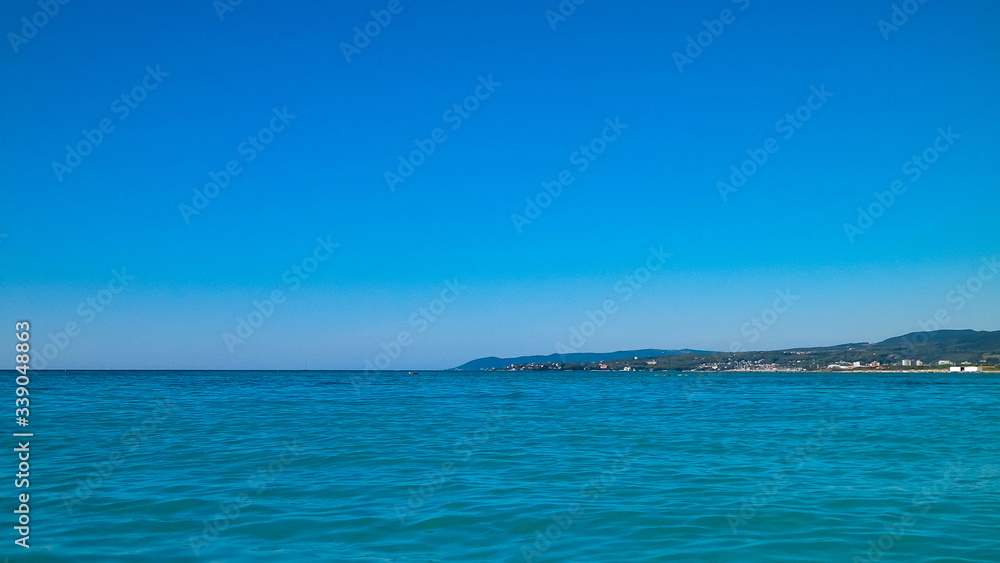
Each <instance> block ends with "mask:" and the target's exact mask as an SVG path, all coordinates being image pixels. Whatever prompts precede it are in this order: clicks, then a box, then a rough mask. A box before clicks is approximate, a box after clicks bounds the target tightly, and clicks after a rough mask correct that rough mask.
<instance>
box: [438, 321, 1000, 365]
mask: <svg viewBox="0 0 1000 563" xmlns="http://www.w3.org/2000/svg"><path fill="white" fill-rule="evenodd" d="M645 352H649V350H642V351H636V354H635V355H632V354H631V353H630V352H628V351H619V352H612V353H608V354H603V355H602V354H597V353H587V354H586V359H583V360H582V361H581V359H580V356H583V354H576V355H565V356H559V355H557V354H553V355H550V356H528V357H521V358H513V359H510V360H503V359H501V358H480V359H479V360H474V361H472V362H468V363H467V364H463V365H462V366H459V367H458V368H455V369H456V370H461V371H475V369H473V370H470V369H469V367H470V366H474V365H486V364H491V365H492V366H493V367H488V368H487V367H484V368H480V371H626V372H627V371H649V372H691V373H712V372H718V373H725V372H732V373H746V372H814V373H820V372H832V373H838V372H851V373H952V372H955V371H956V370H958V373H964V371H963V370H968V371H970V372H973V373H975V372H979V373H989V372H995V371H996V370H997V369H998V366H1000V331H975V330H938V331H930V332H914V333H910V334H906V335H903V336H897V337H895V338H890V339H888V340H884V341H882V342H878V343H874V344H872V343H867V342H862V343H853V344H841V345H838V346H827V347H819V348H793V349H787V350H773V351H757V352H699V351H692V350H666V351H663V352H667V353H666V354H656V355H648V354H647V355H642V353H645ZM573 356H576V357H573ZM629 356H631V357H629ZM522 358H532V360H533V361H528V362H517V361H516V360H519V359H522ZM535 358H538V359H539V360H542V361H538V360H535ZM507 362H509V363H507Z"/></svg>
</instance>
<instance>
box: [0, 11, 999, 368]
mask: <svg viewBox="0 0 1000 563" xmlns="http://www.w3.org/2000/svg"><path fill="white" fill-rule="evenodd" d="M317 4H319V5H317ZM911 4H912V5H911ZM560 6H561V7H562V8H561V9H562V10H563V11H564V12H566V13H568V15H566V16H558V17H557V14H559V10H560ZM570 7H573V8H575V9H574V10H573V11H572V13H569V12H570ZM903 7H905V8H906V9H907V10H909V11H911V12H912V11H913V8H915V7H916V8H918V9H917V10H916V11H915V12H914V13H912V14H909V15H906V14H905V12H903V11H902V8H900V11H899V12H898V13H896V14H895V22H896V24H900V25H895V24H892V18H893V12H894V10H893V4H892V2H889V1H885V2H871V1H861V0H847V1H845V0H822V1H818V2H795V1H791V0H771V1H768V2H765V1H763V0H735V1H731V0H717V1H714V2H698V3H676V2H674V3H668V2H663V3H658V2H657V3H653V2H634V1H629V0H626V1H618V2H609V1H605V0H588V1H586V2H583V3H582V4H580V5H579V6H576V5H575V4H572V3H571V2H569V1H568V0H566V1H564V2H563V3H562V4H561V5H560V3H559V2H558V1H556V0H548V1H534V0H526V1H523V2H513V3H509V2H499V3H477V2H455V1H451V0H444V1H438V2H430V1H427V0H401V2H398V3H397V2H388V1H382V0H372V1H364V2H348V3H345V2H331V3H316V2H300V1H290V2H282V3H274V2H261V1H259V0H243V1H242V2H241V3H239V4H238V5H236V6H229V5H228V4H223V3H222V2H217V3H215V4H213V3H212V1H211V0H175V1H171V2H167V3H141V4H122V3H120V2H108V1H94V2H83V1H80V0H77V1H72V2H69V3H67V4H65V5H62V4H59V3H58V2H56V0H52V4H51V5H49V4H46V3H45V0H43V1H42V3H41V4H39V3H38V2H37V1H28V0H10V1H8V2H4V3H3V6H2V8H0V30H2V31H3V32H4V34H5V41H4V43H3V45H2V46H0V65H2V69H3V72H2V77H0V81H2V86H3V88H2V92H3V94H2V103H0V119H2V125H3V127H2V132H3V134H2V135H0V182H2V183H0V186H2V187H0V291H2V300H0V326H3V327H7V328H9V329H10V330H11V332H13V328H14V323H15V322H16V321H20V320H28V321H30V322H31V324H32V331H33V335H32V342H33V344H34V347H35V354H36V356H39V357H41V356H42V354H43V350H45V346H46V345H49V344H51V346H49V347H48V349H47V354H46V355H48V356H50V358H49V359H48V361H47V362H45V361H42V360H36V362H35V364H36V367H42V364H47V365H48V367H52V368H140V369H141V368H213V369H216V368H218V369H229V368H240V369H251V368H264V369H278V368H290V369H299V368H302V367H305V366H308V367H309V368H310V369H321V368H328V369H358V368H363V367H364V366H365V365H366V361H372V362H374V361H376V359H377V358H378V354H379V353H381V352H383V349H387V350H388V354H391V355H397V348H396V346H397V345H398V355H397V357H396V358H394V359H392V360H391V362H389V364H385V362H384V359H383V362H382V365H388V367H389V368H390V369H407V368H410V369H413V368H447V367H452V366H455V365H458V364H460V363H463V362H465V361H467V360H470V359H473V358H476V357H480V356H490V355H496V356H511V355H522V354H536V353H552V352H555V351H556V347H557V345H559V344H566V345H569V346H573V349H578V350H581V351H598V352H599V351H611V350H617V349H630V348H647V347H655V348H699V349H711V350H727V349H730V347H733V346H737V345H738V346H740V347H742V348H744V349H776V348H784V347H791V346H813V345H828V344H836V343H842V342H858V341H877V340H881V339H884V338H887V337H891V336H895V335H898V334H902V333H906V332H911V331H915V330H920V329H921V325H920V323H921V322H922V321H926V320H928V319H931V318H933V317H934V315H935V314H937V313H938V312H939V310H941V309H943V310H944V311H945V313H946V319H947V320H946V321H945V322H944V323H942V327H943V328H974V329H980V330H996V329H998V328H1000V325H998V319H1000V299H998V296H1000V275H997V276H996V277H995V279H992V278H993V270H992V269H990V268H989V267H987V266H986V263H984V262H983V260H984V259H988V258H991V257H993V256H996V255H998V254H1000V246H998V244H997V241H998V236H997V217H998V216H1000V190H998V186H1000V171H998V169H997V165H996V164H997V161H998V156H1000V150H998V149H1000V142H998V138H997V132H998V131H1000V108H998V105H997V99H998V91H1000V88H998V87H1000V77H998V72H997V60H998V55H1000V35H998V34H997V33H996V28H997V25H998V23H1000V4H997V3H995V2H981V1H975V2H973V1H958V2H943V1H940V0H928V1H927V2H926V3H925V4H923V5H920V4H918V3H917V2H915V1H914V2H911V3H907V4H906V5H905V6H903ZM43 8H47V9H48V10H49V11H50V12H55V13H54V15H51V16H49V15H48V14H45V13H44V11H43ZM56 8H58V11H56ZM390 9H391V10H393V11H395V12H397V13H395V14H393V13H391V12H390V11H389V10H390ZM724 10H729V11H728V12H724ZM373 11H374V12H375V15H374V16H373V14H372V12H373ZM547 11H551V13H549V14H548V15H547ZM39 14H41V15H39ZM220 14H221V16H220ZM390 17H391V19H390ZM22 18H26V19H22ZM904 18H905V19H906V21H903V20H904ZM32 20H34V23H31V21H32ZM373 20H381V21H382V22H385V24H384V25H383V24H382V23H378V21H375V22H374V23H370V22H373ZM713 20H719V21H713ZM879 20H885V22H886V23H884V24H883V25H881V26H880V25H879V23H878V22H879ZM39 24H41V25H39ZM890 25H891V26H892V27H889V26H890ZM366 26H367V28H368V30H369V31H370V32H377V34H375V33H373V34H374V37H368V36H367V35H358V32H357V31H356V30H355V27H357V28H358V29H359V30H361V33H364V31H365V27H366ZM553 27H554V29H553ZM699 34H701V35H700V36H699ZM689 37H690V38H691V40H690V41H691V42H693V43H691V42H689V39H688V38H689ZM699 40H700V41H701V42H702V45H698V44H697V43H698V41H699ZM675 53H676V54H675ZM816 92H818V93H819V94H816ZM470 96H471V98H470ZM456 104H459V106H458V107H456ZM810 104H811V105H812V108H808V106H809V105H810ZM802 106H805V107H802ZM796 112H798V116H797V117H796V115H795V114H796ZM786 114H791V115H790V117H786ZM609 123H611V124H615V125H614V127H611V126H609V125H608V124H609ZM102 127H104V129H105V131H101V128H102ZM949 128H950V129H949ZM935 143H936V144H937V147H938V148H936V149H935V148H932V147H934V146H935ZM94 145H96V146H94ZM67 146H69V147H70V148H71V149H72V150H68V149H67ZM418 146H422V147H423V150H424V152H427V153H430V154H429V155H424V154H417V155H411V153H412V152H413V151H419V150H420V149H419V148H418ZM581 147H583V148H584V150H583V151H581ZM768 149H770V150H768ZM928 149H929V150H928ZM432 151H433V152H432ZM602 151H603V152H602ZM748 151H750V152H749V153H748ZM925 151H926V152H925ZM82 153H86V154H82ZM765 155H766V157H767V160H766V161H763V158H764V156H765ZM401 156H402V158H403V160H404V161H405V160H410V162H409V163H408V164H404V165H401V163H400V157H401ZM915 156H916V157H917V158H918V159H920V161H919V162H915V161H912V160H911V159H913V158H914V157H915ZM752 157H756V158H757V159H758V161H760V162H763V164H761V165H758V164H756V163H753V161H752V160H751V162H748V163H745V162H744V161H746V160H747V159H751V158H752ZM925 160H930V161H932V162H930V163H929V162H925ZM231 161H232V162H231ZM227 166H228V167H230V171H229V172H226V168H227ZM731 166H735V167H736V168H737V169H738V168H740V167H743V168H745V170H746V171H749V172H751V174H749V177H747V178H745V183H743V184H742V185H741V187H739V188H738V190H737V191H732V190H730V189H729V187H727V186H723V185H721V184H720V182H724V183H725V184H727V185H728V186H730V187H734V188H735V186H734V185H733V184H732V182H733V181H736V182H737V183H740V182H741V181H742V180H743V179H742V178H739V177H736V178H731V176H732V175H733V170H732V169H731V168H730V167H731ZM564 170H565V171H567V172H565V173H563V178H564V180H572V183H568V182H567V184H568V185H565V186H563V187H559V186H558V185H557V184H553V182H556V181H557V180H558V179H559V177H560V174H561V173H562V171H564ZM387 172H389V173H390V174H389V176H388V179H387ZM392 174H396V175H399V177H398V178H396V177H394V176H392ZM227 175H228V180H227V179H226V176H227ZM404 175H405V176H406V177H404ZM213 176H214V178H215V179H216V180H217V181H218V183H220V184H226V185H225V187H221V188H220V189H219V190H218V193H217V194H215V193H214V192H213V189H214V186H206V184H208V183H210V182H212V181H213ZM897 180H898V181H899V183H897V184H893V182H894V181H897ZM543 183H547V184H548V186H549V189H550V190H551V191H552V192H554V193H556V194H558V196H557V197H554V198H553V197H551V196H550V195H549V194H548V193H547V192H545V191H544V189H543ZM893 187H895V188H896V189H897V191H898V192H899V193H898V194H892V192H891V189H892V188H893ZM196 189H198V190H202V193H204V190H206V189H207V190H208V192H209V194H211V195H214V197H212V198H211V199H209V198H208V197H207V196H206V197H205V199H200V196H197V195H196V194H195V191H194V190H196ZM876 192H887V193H883V194H882V195H881V199H882V200H883V202H882V203H879V198H877V197H876V195H875V193H876ZM526 198H527V199H528V200H529V201H531V202H534V203H535V204H536V205H540V207H539V208H538V209H537V210H536V209H534V208H531V207H530V206H529V204H528V203H526ZM890 201H891V204H889V205H885V204H886V203H889V202H890ZM183 206H188V207H183ZM541 206H544V208H542V207H541ZM880 206H881V207H880ZM859 207H862V208H864V209H866V210H869V211H870V212H871V213H874V214H875V215H877V216H878V217H877V218H870V219H869V218H866V217H860V218H859V211H858V208H859ZM199 208H200V209H199ZM526 208H527V209H526ZM880 209H881V210H882V212H881V213H880V212H879V211H880ZM195 212H197V213H195ZM845 224H847V225H851V227H847V228H845ZM318 239H322V240H323V241H324V243H325V244H324V245H320V244H319V242H318ZM651 247H653V248H654V249H656V253H652V254H651V252H650V248H651ZM661 249H662V250H661ZM667 255H669V256H667ZM317 258H325V259H317ZM647 264H648V265H650V266H653V267H656V268H657V269H656V271H654V272H650V273H649V275H648V276H647V275H646V272H643V271H641V270H640V271H639V272H638V274H636V273H635V270H636V269H641V268H643V267H644V266H646V265H647ZM293 266H295V267H297V268H298V269H299V270H298V272H296V271H295V270H293ZM984 267H985V269H984ZM303 268H304V269H303ZM306 270H312V273H308V272H307V271H306ZM113 272H117V276H116V274H115V273H113ZM286 272H287V273H286ZM299 272H301V273H299ZM630 273H631V275H632V276H633V279H632V280H629V279H627V278H626V276H628V275H630ZM636 276H638V278H636ZM119 277H120V278H122V279H123V280H124V281H121V280H119V279H118V278H119ZM987 277H989V278H991V279H986V278H987ZM638 280H643V281H638ZM970 280H971V281H970ZM448 282H450V283H451V284H452V285H453V286H454V288H449V286H448V285H447V283H448ZM126 283H127V285H126ZM959 285H961V286H963V288H964V289H963V292H964V293H965V295H964V296H963V295H962V294H960V293H952V292H953V291H957V290H956V288H957V287H958V286H959ZM276 290H277V291H281V292H282V293H281V295H280V297H279V301H281V302H280V303H275V304H274V308H273V311H271V308H270V306H269V305H268V303H265V302H264V301H265V300H268V299H270V297H271V294H272V293H273V292H274V291H276ZM456 290H457V291H456ZM779 291H781V292H790V294H791V295H785V297H784V300H779V301H778V302H776V299H779V296H778V294H777V292H779ZM442 298H443V299H442ZM438 299H440V301H435V300H438ZM255 301H257V302H258V305H259V308H260V309H262V310H263V311H265V312H268V313H270V315H269V316H266V317H265V316H264V315H263V314H261V315H260V316H254V315H252V313H253V312H254V311H255V310H256V306H255V304H254V302H255ZM445 301H450V302H448V303H446V302H445ZM769 309H773V311H768V310H769ZM598 311H603V312H598ZM588 312H590V313H591V315H590V316H591V317H593V318H594V319H596V321H590V320H589V317H588ZM602 315H603V316H602ZM942 318H945V317H942ZM240 319H243V320H244V321H247V325H245V326H243V325H241V323H240ZM755 319H756V320H755ZM250 322H253V323H254V324H257V325H258V326H256V327H255V328H253V327H250V326H249V323H250ZM587 322H594V323H595V326H594V327H593V328H594V329H595V330H593V331H590V330H589V329H590V326H589V325H586V323H587ZM68 323H71V325H70V327H69V328H70V330H69V331H68V333H67V324H68ZM596 325H600V326H596ZM925 326H929V325H925ZM571 327H575V328H577V329H579V328H580V327H583V329H584V332H586V333H587V334H588V335H589V336H586V337H583V338H582V339H580V338H577V339H576V340H575V344H571V342H574V340H573V334H572V332H571V330H570V329H571ZM755 327H756V328H755ZM760 327H764V328H766V329H767V330H766V331H764V330H761V329H760ZM251 328H252V330H253V332H252V334H250V333H249V330H250V329H251ZM401 332H404V333H405V334H403V335H402V342H403V343H404V344H396V345H394V344H391V343H392V342H398V341H399V340H400V337H401V335H400V333H401ZM227 333H228V334H230V335H232V338H229V337H227V336H226V334H227ZM240 334H242V335H243V336H245V337H246V338H242V337H240ZM235 339H239V340H235ZM10 343H11V349H12V348H13V339H10ZM385 358H388V356H386V357H385ZM10 361H11V362H13V352H11V360H10ZM11 365H13V363H11Z"/></svg>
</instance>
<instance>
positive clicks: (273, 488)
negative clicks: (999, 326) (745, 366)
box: [0, 371, 1000, 563]
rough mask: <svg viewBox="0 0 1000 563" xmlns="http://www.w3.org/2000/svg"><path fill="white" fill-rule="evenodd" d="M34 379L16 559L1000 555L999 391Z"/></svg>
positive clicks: (11, 506)
mask: <svg viewBox="0 0 1000 563" xmlns="http://www.w3.org/2000/svg"><path fill="white" fill-rule="evenodd" d="M29 374H30V383H29V385H28V388H29V391H30V416H29V417H28V421H29V422H28V426H26V427H19V426H17V425H16V424H15V421H14V414H15V413H14V407H15V405H14V401H15V396H14V384H13V381H14V375H16V374H15V373H14V372H10V378H9V379H8V381H9V382H11V384H10V385H8V390H7V392H8V395H9V396H8V401H9V403H8V404H9V407H10V412H9V415H10V416H11V420H10V422H9V428H10V429H11V430H10V431H11V434H10V435H9V436H8V438H6V439H5V440H6V442H7V443H6V445H5V446H4V447H3V449H4V450H6V451H7V452H8V453H7V454H6V455H3V456H2V459H0V463H2V464H3V467H4V469H3V470H4V471H5V473H6V485H5V486H3V487H2V490H3V494H2V498H3V502H2V503H0V506H2V507H4V508H5V513H6V517H3V520H5V521H6V523H5V525H4V526H2V529H3V530H4V532H3V534H2V537H0V539H2V540H3V541H2V544H0V545H3V547H2V549H0V557H4V558H6V559H5V560H6V561H10V562H16V561H74V562H100V561H157V562H161V561H220V562H221V561H226V562H229V561H232V562H242V561H269V562H271V561H345V562H387V561H400V562H411V561H412V562H416V561H421V562H431V561H435V562H452V561H501V562H508V561H509V562H535V561H539V562H541V561H573V562H579V561H612V562H615V561H628V562H636V561H699V562H720V563H721V562H734V563H736V562H739V563H746V562H755V561H768V562H774V561H778V562H782V561H788V562H791V561H795V562H830V561H843V562H867V561H879V562H883V563H885V562H893V561H899V562H936V563H945V562H949V563H951V562H954V563H958V562H963V563H972V562H984V563H985V562H997V561H1000V376H997V375H995V374H994V375H990V374H942V373H929V374H912V373H911V374H890V373H835V374H831V373H719V374H693V373H692V374H683V375H680V374H676V373H655V372H653V373H650V372H639V373H635V372H632V373H611V372H479V373H465V372H420V373H416V374H411V373H409V372H385V373H363V372H322V371H305V372H261V371H245V372H239V371H230V372H211V371H209V372H194V371H181V372H176V371H129V372H122V371H70V372H29ZM15 432H18V433H31V434H32V436H31V437H30V438H17V437H14V436H13V435H12V434H13V433H15ZM24 442H29V443H28V444H26V445H23V443H24ZM18 448H20V449H21V450H22V453H24V452H23V450H25V449H27V450H29V451H30V457H29V459H28V460H27V462H26V463H27V464H28V465H30V468H29V470H28V471H27V473H29V476H27V477H25V478H26V479H27V480H28V481H29V482H30V485H29V486H28V487H22V488H17V487H15V483H16V482H17V481H18V478H17V477H16V476H15V475H16V474H17V473H18V471H19V468H18V464H19V463H20V462H21V460H20V459H19V457H18V455H19V454H18V453H15V451H14V450H16V449H18ZM21 469H23V467H22V468H21ZM20 494H29V495H30V497H29V502H27V503H25V504H27V505H28V508H29V512H28V513H27V516H28V520H29V521H28V525H27V526H26V527H27V528H28V529H27V530H26V531H27V537H28V538H29V539H28V540H27V543H28V544H29V545H30V547H29V548H27V549H25V548H23V547H21V546H19V545H16V544H15V540H16V539H18V538H21V537H22V531H25V530H18V529H17V527H18V526H19V522H18V518H20V516H23V515H24V514H23V512H24V511H23V510H22V514H21V515H20V516H19V514H18V513H16V512H15V510H17V508H18V507H19V506H20V505H21V504H22V503H20V502H19V501H20V499H19V498H18V495H20ZM21 520H22V521H23V518H22V519H21Z"/></svg>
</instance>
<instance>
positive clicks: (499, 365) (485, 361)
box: [454, 349, 711, 371]
mask: <svg viewBox="0 0 1000 563" xmlns="http://www.w3.org/2000/svg"><path fill="white" fill-rule="evenodd" d="M710 353H711V352H699V351H698V350H652V349H647V350H620V351H618V352H608V353H605V354H602V353H597V352H580V353H576V354H549V355H548V356H520V357H517V358H497V357H493V356H491V357H489V358H479V359H477V360H472V361H471V362H467V363H464V364H462V365H460V366H458V367H457V368H454V369H455V370H457V371H480V370H488V369H503V368H505V367H509V366H511V365H524V364H557V363H558V364H563V363H578V364H582V363H593V362H601V361H608V360H623V359H630V358H635V357H639V358H645V357H649V356H661V357H662V356H674V355H677V354H710Z"/></svg>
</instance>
